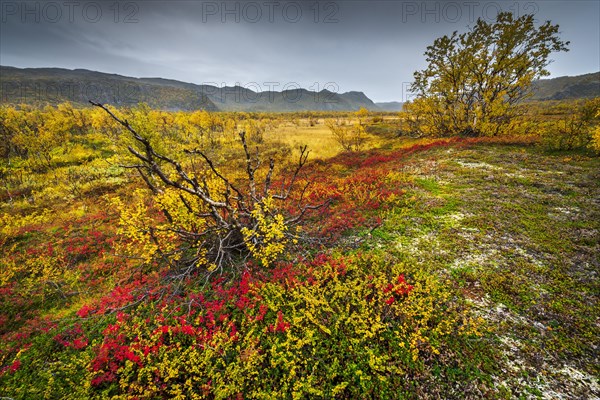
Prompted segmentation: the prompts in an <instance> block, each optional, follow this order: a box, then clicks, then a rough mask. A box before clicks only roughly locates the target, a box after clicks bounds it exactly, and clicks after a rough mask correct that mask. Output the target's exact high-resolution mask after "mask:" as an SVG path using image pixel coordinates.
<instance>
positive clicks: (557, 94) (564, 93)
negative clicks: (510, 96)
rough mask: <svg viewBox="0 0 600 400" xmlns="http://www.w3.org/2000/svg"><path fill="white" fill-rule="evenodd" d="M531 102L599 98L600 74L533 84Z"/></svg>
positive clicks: (539, 81)
mask: <svg viewBox="0 0 600 400" xmlns="http://www.w3.org/2000/svg"><path fill="white" fill-rule="evenodd" d="M533 91H534V95H533V97H532V98H531V100H565V99H580V98H590V97H598V96H600V72H594V73H591V74H585V75H578V76H561V77H559V78H553V79H540V80H538V81H535V82H533Z"/></svg>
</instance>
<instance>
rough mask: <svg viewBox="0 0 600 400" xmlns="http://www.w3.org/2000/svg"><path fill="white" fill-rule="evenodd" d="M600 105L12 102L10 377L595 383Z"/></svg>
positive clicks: (459, 393)
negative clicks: (242, 108)
mask: <svg viewBox="0 0 600 400" xmlns="http://www.w3.org/2000/svg"><path fill="white" fill-rule="evenodd" d="M530 22H531V21H530V20H529V19H528V18H521V19H516V20H513V19H511V18H509V17H508V16H505V15H501V16H500V17H499V20H498V21H497V23H496V24H494V25H485V24H478V25H477V26H478V28H475V29H476V30H477V29H481V30H484V31H485V30H486V29H492V32H496V31H497V30H500V31H502V29H509V28H510V29H513V30H515V32H517V33H515V35H517V36H518V37H521V36H519V35H525V37H530V36H527V34H528V33H530V32H532V29H534V28H533V25H531V24H530ZM518 27H524V28H523V29H524V30H519V29H516V28H518ZM544 27H545V28H544ZM510 29H509V30H510ZM536 29H539V30H541V31H533V32H537V33H539V34H541V35H542V37H546V38H549V37H552V36H553V35H554V34H555V30H554V27H553V26H552V25H543V27H542V28H536ZM544 35H546V36H544ZM499 37H502V38H504V36H503V35H502V34H501V35H499ZM534 37H538V36H535V35H534ZM455 39H456V40H459V41H466V42H468V41H469V40H471V39H470V38H469V37H468V36H464V37H458V38H456V37H455ZM455 39H452V40H451V42H452V41H453V40H455ZM502 40H505V39H502ZM544 43H546V42H544ZM544 46H545V45H544ZM548 46H549V47H548V49H550V50H560V49H561V48H562V46H563V44H561V43H559V42H556V41H552V40H550V44H548ZM482 51H483V50H482ZM540 51H542V50H540ZM484 53H485V52H484ZM484 53H482V54H484ZM544 54H545V50H543V51H542V55H541V56H540V57H542V56H543V55H544ZM527 68H529V67H527ZM531 68H538V67H531ZM539 68H543V66H540V67H539ZM537 71H538V73H539V71H541V70H540V69H538V70H537ZM534 76H535V74H534ZM509 98H510V97H509ZM503 99H504V100H505V101H506V99H507V98H506V97H503ZM419 101H420V100H419ZM423 101H429V100H427V99H426V98H423ZM494 101H497V102H496V103H494V104H495V106H494V107H496V106H499V104H500V103H501V100H499V99H496V100H494ZM417 104H418V101H415V103H413V107H417ZM599 104H600V103H599V102H598V100H597V99H596V100H594V99H592V100H587V101H568V102H557V101H555V102H542V103H515V104H512V103H511V104H510V106H511V110H514V111H515V113H514V115H513V116H512V117H511V120H510V123H509V126H510V127H511V128H510V129H508V128H507V127H506V126H505V124H504V122H502V129H497V128H498V126H499V125H497V123H498V121H497V120H495V119H494V118H495V117H494V116H491V117H489V116H487V117H486V116H484V115H483V114H482V115H481V116H480V117H478V121H479V122H478V123H477V124H482V123H483V122H484V121H486V122H485V124H486V125H484V126H486V128H485V129H482V128H480V127H479V126H480V125H477V126H473V125H471V128H473V129H467V130H464V129H463V127H462V125H461V127H460V128H459V129H458V130H450V131H447V132H446V131H444V134H443V135H441V136H444V137H440V134H439V133H440V132H438V131H436V130H435V129H428V130H420V131H419V132H418V133H417V134H415V132H414V130H413V129H412V128H413V127H414V123H415V121H417V120H418V118H419V116H418V115H419V112H418V110H417V111H415V112H414V113H413V114H410V115H407V114H406V112H408V111H405V113H402V114H400V115H398V114H393V113H392V114H389V113H387V114H386V113H371V112H368V111H367V110H359V111H358V112H355V113H333V114H332V113H290V114H269V113H218V112H207V111H195V112H166V111H160V110H157V109H152V108H150V107H148V106H147V105H144V104H140V105H138V106H135V107H131V108H119V109H117V108H114V107H111V106H106V105H103V104H99V103H95V104H90V106H89V107H87V108H76V107H73V106H72V105H71V104H67V103H65V104H61V105H58V106H57V107H51V106H48V107H46V108H43V109H40V108H33V107H29V106H26V105H23V106H19V107H10V106H2V107H0V134H1V135H2V142H1V143H2V147H1V148H0V150H1V154H0V156H1V162H0V207H1V208H0V221H1V224H0V244H1V247H0V252H1V254H0V263H1V268H0V396H4V397H8V398H13V399H17V398H18V399H31V398H49V399H53V398H82V399H84V398H86V399H87V398H98V399H100V398H123V399H125V398H139V399H143V398H148V399H155V398H179V399H184V398H219V399H227V398H265V399H267V398H268V399H271V398H297V399H300V398H435V399H437V398H498V399H507V398H538V397H546V398H553V397H563V398H573V399H576V398H593V397H594V396H600V386H599V385H598V375H599V373H600V371H599V370H598V365H597V363H596V362H595V358H596V355H597V345H596V343H597V338H598V335H599V333H600V332H599V327H598V321H597V318H598V315H599V313H598V311H599V310H598V293H599V287H598V280H597V279H596V276H597V273H598V267H599V259H598V254H599V250H600V244H599V243H600V222H599V221H600V203H599V202H598V199H600V186H599V185H598V182H599V181H600V158H599V157H598V155H597V153H599V152H600V151H599V147H598V146H599V143H600V139H599V137H598V135H599V134H600V131H599V128H598V125H599V124H598V119H599V118H600V114H599ZM410 107H411V106H409V108H408V109H407V110H410ZM477 107H478V106H475V108H474V109H473V110H475V111H474V112H475V113H479V112H481V110H479V109H478V108H477ZM494 109H495V108H494ZM438 111H439V110H438ZM438 111H436V112H438ZM465 112H466V111H465ZM494 115H495V114H494ZM511 115H512V114H511ZM488 117H489V118H488ZM486 118H488V119H487V120H486ZM464 121H471V120H470V119H468V118H466V119H465V120H464ZM487 127H492V128H490V129H488V128H487ZM415 136H418V137H415ZM305 144H307V145H308V147H306V146H305Z"/></svg>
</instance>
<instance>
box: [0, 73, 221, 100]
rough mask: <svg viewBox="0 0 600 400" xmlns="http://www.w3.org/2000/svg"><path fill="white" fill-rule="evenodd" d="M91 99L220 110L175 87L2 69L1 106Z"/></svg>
mask: <svg viewBox="0 0 600 400" xmlns="http://www.w3.org/2000/svg"><path fill="white" fill-rule="evenodd" d="M88 100H95V101H99V102H101V103H108V104H113V105H116V106H131V105H135V104H138V103H141V102H143V103H147V104H148V105H149V106H151V107H153V108H160V109H165V110H197V109H205V110H216V109H217V107H216V106H215V105H214V104H213V102H212V101H210V99H209V98H208V97H207V96H206V95H204V94H203V93H202V92H200V91H198V90H197V91H193V90H188V89H185V88H183V87H178V86H175V85H169V84H159V83H151V82H145V81H144V80H143V79H136V78H130V77H126V76H121V75H115V74H105V73H102V72H95V71H88V70H84V69H76V70H68V69H61V68H25V69H21V68H13V67H5V66H0V103H10V104H20V103H24V104H31V105H36V106H37V105H44V104H52V105H56V104H58V103H62V102H65V101H70V102H72V103H74V104H76V105H88Z"/></svg>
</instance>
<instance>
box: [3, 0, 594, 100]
mask: <svg viewBox="0 0 600 400" xmlns="http://www.w3.org/2000/svg"><path fill="white" fill-rule="evenodd" d="M0 3H1V12H2V14H1V20H0V63H1V64H2V65H13V66H19V67H47V66H52V67H64V68H87V69H93V70H100V71H104V72H112V73H119V74H123V75H131V76H160V77H165V78H172V79H178V80H183V81H188V82H194V83H204V82H211V83H216V84H219V85H220V84H228V85H233V84H235V83H240V84H242V85H254V88H256V84H258V85H259V86H260V87H262V88H263V89H265V90H267V89H269V88H270V87H271V88H275V89H279V90H281V89H282V88H283V87H284V86H285V85H286V84H292V83H297V84H298V85H300V86H302V87H307V88H311V89H313V90H319V89H322V88H323V87H324V86H325V85H327V84H330V85H329V87H328V88H332V86H331V83H333V84H334V85H336V86H337V87H338V88H339V90H340V91H349V90H361V91H364V92H365V93H366V94H367V95H368V96H369V97H371V98H373V99H374V100H379V101H386V100H402V97H403V88H405V87H406V86H407V83H408V82H409V81H410V80H411V77H412V72H413V71H414V70H416V69H418V68H422V67H423V66H424V60H423V57H422V54H423V51H424V50H425V47H426V46H427V45H429V44H431V43H432V41H433V40H434V39H435V38H436V37H439V36H441V35H443V34H446V33H451V32H452V31H454V30H459V31H461V30H465V29H466V28H467V26H469V25H472V24H473V22H474V21H475V20H476V19H477V18H480V17H481V18H486V19H493V18H494V16H495V15H496V13H497V12H498V11H499V10H508V11H513V12H515V13H517V14H523V13H530V12H536V16H537V18H538V19H539V20H540V21H543V20H547V19H550V20H552V21H553V22H554V23H558V24H560V25H561V31H562V33H563V36H564V38H565V39H566V40H570V41H571V42H572V45H571V49H572V51H571V52H569V53H566V54H560V55H557V56H556V57H555V59H556V62H555V63H554V64H552V65H551V68H550V69H551V72H552V73H553V75H555V76H559V75H566V74H571V75H574V74H580V73H586V72H592V71H597V70H598V69H600V53H599V50H598V48H599V43H598V42H599V39H598V38H599V37H600V32H599V29H600V28H599V25H600V23H599V22H598V21H599V18H600V6H599V3H598V2H596V1H579V2H559V1H543V2H515V1H497V2H476V1H464V2H463V1H456V2H454V1H450V2H420V1H418V2H412V1H382V0H375V1H353V0H349V1H348V0H345V1H318V2H317V1H310V0H308V1H268V0H263V1H256V2H253V1H249V2H248V1H239V2H233V1H228V2H223V1H119V2H116V1H111V0H108V1H95V2H94V1H56V2H52V1H39V2H35V1H29V2H20V1H7V0H1V1H0Z"/></svg>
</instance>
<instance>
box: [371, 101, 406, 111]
mask: <svg viewBox="0 0 600 400" xmlns="http://www.w3.org/2000/svg"><path fill="white" fill-rule="evenodd" d="M375 105H376V106H377V107H379V108H380V109H381V110H382V111H402V106H403V105H404V103H402V102H399V101H387V102H382V103H375Z"/></svg>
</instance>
